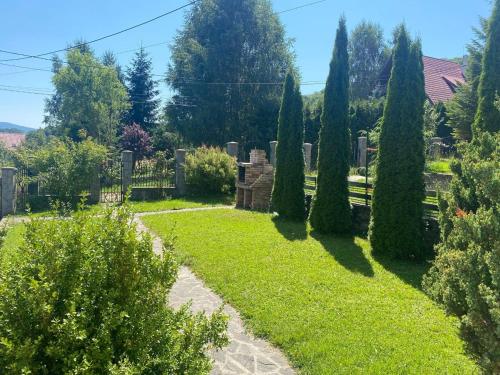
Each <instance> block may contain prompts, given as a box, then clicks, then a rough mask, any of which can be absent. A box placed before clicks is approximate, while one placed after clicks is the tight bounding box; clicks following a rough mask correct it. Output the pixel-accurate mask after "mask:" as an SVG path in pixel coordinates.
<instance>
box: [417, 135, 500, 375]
mask: <svg viewBox="0 0 500 375" xmlns="http://www.w3.org/2000/svg"><path fill="white" fill-rule="evenodd" d="M475 138H476V139H475V140H474V141H473V142H472V143H471V144H469V145H467V146H464V148H463V149H462V150H465V152H463V159H462V160H457V161H455V162H454V164H453V172H454V177H453V181H452V183H451V186H450V188H451V189H450V192H449V193H447V194H445V195H444V197H441V198H440V220H439V221H440V227H441V241H442V242H441V243H440V244H439V245H438V246H437V251H438V255H437V258H436V260H435V262H434V264H433V267H432V268H431V270H430V272H429V273H428V275H427V276H426V277H425V279H424V287H425V289H426V291H427V292H428V293H429V294H430V295H431V296H432V297H433V298H434V299H435V300H436V301H438V302H439V303H441V304H443V305H444V306H445V307H446V310H447V311H448V313H451V314H454V315H456V316H458V317H459V318H460V320H461V333H462V336H463V337H464V338H465V340H466V341H467V343H468V347H469V350H470V352H472V353H473V354H475V355H476V356H477V357H478V358H479V360H480V363H481V364H482V365H483V366H484V367H485V368H487V369H488V370H489V371H490V372H491V373H494V374H498V373H500V200H499V197H500V172H499V171H500V134H498V133H497V134H496V135H495V136H492V135H490V134H484V135H476V134H475Z"/></svg>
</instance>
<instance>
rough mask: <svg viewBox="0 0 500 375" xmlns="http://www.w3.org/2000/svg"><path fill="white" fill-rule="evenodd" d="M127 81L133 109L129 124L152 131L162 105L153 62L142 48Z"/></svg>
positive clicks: (130, 68)
mask: <svg viewBox="0 0 500 375" xmlns="http://www.w3.org/2000/svg"><path fill="white" fill-rule="evenodd" d="M126 80H127V83H128V87H127V88H128V95H129V97H130V101H131V107H130V110H129V112H128V115H127V117H126V121H127V123H128V124H132V123H135V124H139V125H140V126H141V127H142V128H143V129H144V130H146V131H152V130H153V128H154V126H155V124H156V121H157V117H158V106H159V104H160V101H159V99H158V98H157V97H158V93H159V91H158V90H157V88H156V87H157V85H158V84H157V82H156V81H155V80H154V79H153V77H152V62H151V59H150V58H149V56H148V54H147V53H146V51H145V50H144V48H142V47H141V49H140V50H139V51H138V52H137V53H136V54H135V58H134V60H133V61H132V66H130V67H129V68H128V69H127V75H126Z"/></svg>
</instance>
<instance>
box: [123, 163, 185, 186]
mask: <svg viewBox="0 0 500 375" xmlns="http://www.w3.org/2000/svg"><path fill="white" fill-rule="evenodd" d="M174 163H175V161H174V160H173V159H170V160H167V159H162V158H157V159H144V160H138V161H136V162H135V164H134V170H133V173H132V188H159V189H161V188H168V187H174V186H175V169H174Z"/></svg>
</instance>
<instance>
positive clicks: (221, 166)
mask: <svg viewBox="0 0 500 375" xmlns="http://www.w3.org/2000/svg"><path fill="white" fill-rule="evenodd" d="M185 170H186V184H187V186H188V188H189V190H190V191H191V192H192V193H195V194H201V195H203V196H207V195H211V194H227V193H229V192H231V191H232V190H233V189H234V183H235V179H236V160H235V159H234V158H233V157H231V156H229V155H228V154H227V153H226V152H224V151H223V150H222V149H220V148H216V147H200V148H197V149H196V150H195V151H194V152H193V153H191V154H188V155H187V156H186V165H185Z"/></svg>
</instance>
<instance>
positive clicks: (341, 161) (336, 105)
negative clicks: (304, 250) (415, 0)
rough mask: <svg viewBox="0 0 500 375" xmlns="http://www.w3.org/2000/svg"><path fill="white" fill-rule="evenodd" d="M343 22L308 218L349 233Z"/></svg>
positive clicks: (323, 228)
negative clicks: (314, 194)
mask: <svg viewBox="0 0 500 375" xmlns="http://www.w3.org/2000/svg"><path fill="white" fill-rule="evenodd" d="M347 44H348V42H347V26H346V21H345V19H344V18H341V19H340V22H339V27H338V29H337V36H336V38H335V46H334V49H333V56H332V61H331V62H330V72H329V74H328V79H327V82H326V88H325V97H324V103H323V114H322V116H321V130H320V134H319V154H318V180H317V181H318V182H317V188H316V196H315V197H314V201H313V203H312V208H311V213H310V215H309V221H310V222H311V226H312V227H313V228H314V229H315V230H317V231H318V232H322V233H337V234H350V232H351V228H352V217H351V216H352V214H351V205H350V203H349V185H348V181H347V177H348V175H349V157H350V152H351V144H350V142H351V141H350V134H349V56H348V53H347Z"/></svg>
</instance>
